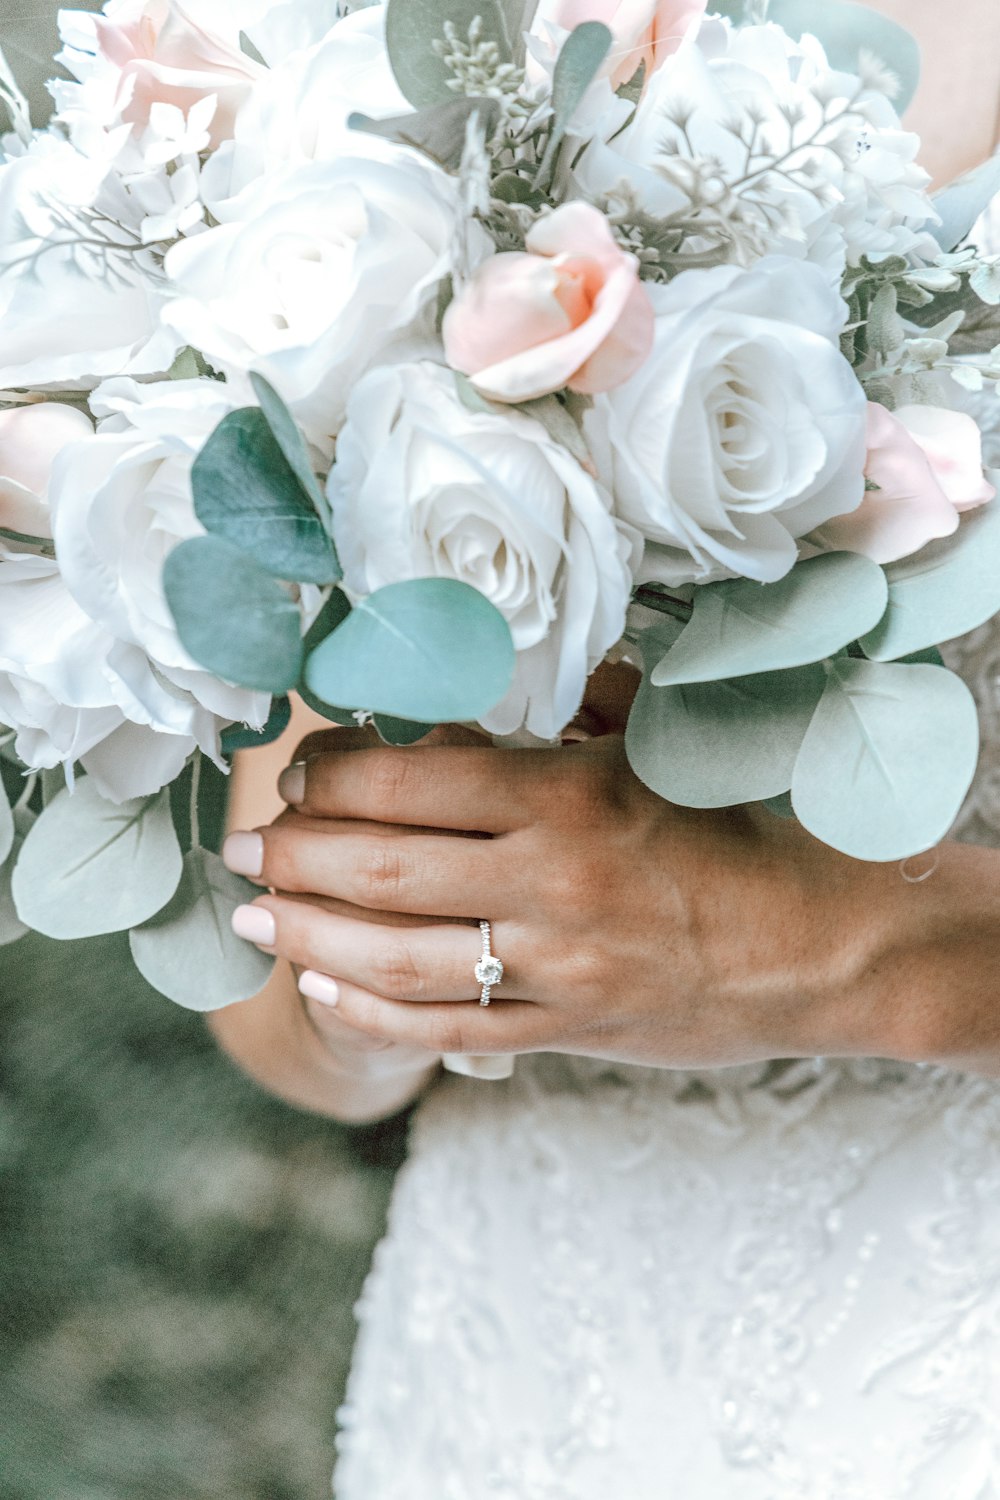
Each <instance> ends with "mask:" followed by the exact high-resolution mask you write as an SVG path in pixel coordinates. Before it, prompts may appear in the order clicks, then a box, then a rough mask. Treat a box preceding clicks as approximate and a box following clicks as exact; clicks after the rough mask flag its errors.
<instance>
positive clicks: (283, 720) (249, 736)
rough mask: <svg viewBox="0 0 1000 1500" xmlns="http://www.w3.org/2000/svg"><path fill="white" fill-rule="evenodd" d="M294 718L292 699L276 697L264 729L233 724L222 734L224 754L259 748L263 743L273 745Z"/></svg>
mask: <svg viewBox="0 0 1000 1500" xmlns="http://www.w3.org/2000/svg"><path fill="white" fill-rule="evenodd" d="M291 720H292V705H291V700H290V699H289V698H287V697H282V698H275V699H274V701H273V703H272V704H271V712H270V714H269V715H268V719H267V723H266V724H265V725H264V726H263V728H262V729H250V728H249V727H248V726H247V725H246V724H231V725H230V726H229V728H228V729H224V730H223V731H222V735H221V748H222V753H223V755H235V754H236V753H237V751H239V750H258V749H259V748H260V747H261V745H272V744H273V743H274V741H275V740H277V739H280V738H281V736H282V735H283V734H284V732H285V730H286V729H287V728H288V726H289V724H290V723H291Z"/></svg>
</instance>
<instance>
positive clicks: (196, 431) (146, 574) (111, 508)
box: [50, 380, 270, 798]
mask: <svg viewBox="0 0 1000 1500" xmlns="http://www.w3.org/2000/svg"><path fill="white" fill-rule="evenodd" d="M93 406H94V409H95V411H96V412H97V413H98V415H105V416H106V418H107V420H105V421H104V422H103V423H102V425H101V427H100V429H99V431H98V433H97V434H96V435H95V436H93V437H92V438H90V440H89V441H87V442H83V443H79V444H75V445H73V446H72V447H70V448H68V449H65V450H64V451H63V453H62V454H61V455H60V456H59V458H58V459H57V460H56V464H55V468H54V471H53V476H52V483H51V486H50V504H51V508H52V534H53V537H54V540H55V545H56V554H57V556H58V559H59V567H60V570H61V574H62V579H63V582H64V584H65V586H66V588H67V589H68V591H69V593H70V594H71V595H72V598H73V600H74V601H75V603H76V605H77V606H78V607H79V609H80V610H82V612H83V614H84V615H85V616H86V618H87V619H88V620H89V621H92V622H93V623H94V624H95V625H96V626H98V627H100V629H101V631H102V632H104V637H103V638H104V646H103V648H102V649H101V651H100V653H99V655H98V657H97V659H95V661H94V662H93V664H92V668H91V670H92V671H93V672H96V673H98V674H101V675H103V676H104V677H105V679H106V680H107V683H108V684H109V691H110V693H111V696H112V698H113V701H114V702H115V703H117V705H118V707H119V708H120V709H121V713H122V717H123V718H124V719H127V720H128V721H129V722H130V723H131V724H132V725H137V726H140V727H144V728H146V729H149V730H151V731H154V732H155V733H156V734H158V735H162V736H164V738H165V740H169V741H171V743H170V744H166V743H164V744H162V745H158V746H157V747H156V756H155V757H154V761H153V762H151V765H150V767H148V768H146V769H145V770H144V769H143V767H141V766H140V765H136V764H134V763H133V760H132V758H130V757H122V758H121V761H120V763H119V759H118V757H117V756H116V755H115V754H114V753H112V748H111V747H108V748H107V749H106V751H105V753H104V755H103V757H101V758H100V765H101V768H102V771H103V778H104V781H105V783H106V784H107V785H108V786H109V787H110V789H111V795H114V796H115V797H116V798H118V797H124V796H135V795H138V794H139V789H140V787H141V789H142V790H154V789H155V786H156V785H162V784H163V782H162V781H158V780H157V777H158V776H160V775H162V774H163V770H162V768H163V767H164V766H165V767H167V768H168V769H170V775H167V776H166V777H165V779H167V780H169V779H171V777H172V776H173V775H176V774H177V771H179V769H180V767H181V766H182V765H183V763H184V760H185V758H186V757H187V756H188V755H189V754H190V753H191V751H193V750H194V749H195V748H196V747H200V748H201V749H202V750H203V751H205V753H206V754H208V755H210V756H212V757H213V759H216V760H218V759H219V735H220V732H221V730H222V729H223V728H224V727H225V726H226V725H227V724H230V723H233V722H247V723H250V724H253V725H255V726H257V727H259V726H260V725H261V724H263V723H264V721H265V720H266V718H267V714H268V709H269V705H270V699H269V696H268V695H267V694H262V693H254V692H250V691H248V690H246V689H243V688H237V687H233V686H231V685H229V684H228V683H225V682H222V681H220V680H219V678H217V677H215V676H213V675H212V674H211V673H210V672H206V671H205V670H204V669H203V668H202V667H200V666H199V665H198V663H197V662H195V661H193V660H192V658H191V657H190V656H189V655H188V653H187V652H186V651H185V649H184V647H183V646H182V644H181V642H180V639H179V637H178V634H177V628H176V626H175V624H174V620H173V616H172V615H171V613H170V610H169V608H168V606H167V602H166V598H165V596H164V593H163V585H162V578H161V575H162V570H163V564H164V562H165V560H166V558H167V556H168V555H169V553H170V552H171V551H172V550H173V548H174V547H175V546H176V545H177V544H178V543H179V542H181V541H184V540H185V539H186V538H188V537H192V536H199V535H201V534H202V532H203V528H202V526H201V525H200V523H199V522H198V520H197V517H196V516H195V514H194V506H193V502H192V497H191V484H190V473H191V465H192V463H193V461H194V458H195V457H196V455H197V454H198V452H199V451H200V449H201V447H202V445H203V443H204V441H205V439H206V438H207V437H208V435H209V433H210V432H211V431H212V430H213V428H214V427H215V426H216V424H217V423H218V422H219V420H220V419H221V418H222V417H223V416H224V415H225V414H226V412H227V411H228V410H229V409H230V408H231V406H232V400H231V397H230V396H229V394H228V393H227V391H226V388H225V386H223V385H221V384H220V383H219V382H217V381H212V380H193V381H172V382H169V383H164V384H160V385H146V386H140V385H136V384H135V383H134V382H132V381H125V380H122V381H111V382H109V383H108V384H107V385H105V386H104V387H102V388H101V390H100V391H99V392H98V393H97V394H96V396H95V398H94V401H93ZM123 737H124V739H125V741H126V742H128V743H131V744H134V743H137V742H138V741H137V738H136V736H135V734H134V732H133V731H131V730H130V731H129V732H128V734H127V735H125V734H124V731H123ZM147 738H148V737H140V739H141V742H142V743H144V744H145V743H146V741H147ZM85 764H87V765H88V769H90V770H91V771H93V764H92V763H91V762H88V761H85ZM154 764H155V766H156V767H157V769H156V770H155V773H154V771H153V765H154ZM150 781H152V782H153V783H154V785H153V786H150V785H149V782H150Z"/></svg>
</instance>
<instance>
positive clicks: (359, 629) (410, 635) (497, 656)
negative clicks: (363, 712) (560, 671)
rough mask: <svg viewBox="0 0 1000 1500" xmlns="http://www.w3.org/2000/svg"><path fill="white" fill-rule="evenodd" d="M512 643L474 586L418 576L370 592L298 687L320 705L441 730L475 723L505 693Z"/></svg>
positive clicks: (318, 651)
mask: <svg viewBox="0 0 1000 1500" xmlns="http://www.w3.org/2000/svg"><path fill="white" fill-rule="evenodd" d="M513 675H514V643H513V641H512V640H511V637H510V631H509V630H508V628H507V623H506V621H505V620H504V618H503V616H502V615H501V614H500V612H499V611H498V610H497V609H495V608H494V606H493V605H492V604H491V603H490V601H489V600H488V599H487V598H485V596H484V595H483V594H480V593H479V591H478V590H477V589H474V588H471V587H470V585H469V584H467V583H457V582H455V581H454V580H453V579H448V578H419V579H415V580H413V581H412V582H409V583H394V584H390V585H389V586H388V587H387V588H383V589H378V590H377V591H376V592H375V593H374V594H371V595H369V597H368V598H367V599H362V600H361V601H360V603H358V604H357V605H355V607H354V609H353V610H352V611H351V613H350V614H349V615H348V617H347V619H346V620H345V621H344V622H343V624H342V625H340V626H339V628H338V629H337V630H335V631H334V632H333V634H332V635H330V636H328V637H327V638H326V640H325V641H323V643H322V644H321V645H320V646H319V647H318V648H317V649H316V650H315V651H314V652H313V654H312V655H311V656H310V658H309V660H308V661H307V663H306V671H305V680H306V686H307V687H308V688H309V689H310V691H311V692H313V693H315V694H316V696H317V697H318V698H321V699H322V700H323V701H324V702H325V703H353V704H357V706H358V707H359V708H367V709H371V710H372V711H373V712H375V713H380V714H387V715H390V716H391V717H392V718H396V719H411V720H416V721H418V722H420V723H424V724H443V723H449V722H453V721H456V720H463V719H478V718H481V717H482V715H483V714H486V713H488V712H489V711H490V709H491V708H494V707H495V706H496V704H497V703H499V702H500V700H501V698H503V697H504V695H505V694H506V693H507V691H508V689H509V687H510V684H511V680H512V678H513Z"/></svg>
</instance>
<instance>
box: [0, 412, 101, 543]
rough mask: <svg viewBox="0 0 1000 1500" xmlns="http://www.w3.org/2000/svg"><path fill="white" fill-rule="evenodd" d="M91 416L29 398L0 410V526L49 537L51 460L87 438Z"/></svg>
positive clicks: (90, 429)
mask: <svg viewBox="0 0 1000 1500" xmlns="http://www.w3.org/2000/svg"><path fill="white" fill-rule="evenodd" d="M93 430H94V429H93V427H92V425H91V423H90V419H89V418H88V417H86V416H84V414H83V412H82V411H78V410H77V408H76V407H75V406H65V405H63V404H62V403H61V402H59V401H39V402H30V403H27V404H26V405H24V406H15V407H13V408H12V409H11V410H10V411H0V526H2V527H4V528H6V530H8V531H18V532H21V533H22V534H23V535H28V536H36V537H49V536H51V535H52V532H51V530H50V529H49V505H48V492H49V479H50V477H51V474H52V464H53V462H54V460H55V458H56V455H57V454H59V453H60V452H61V451H62V449H63V448H65V447H66V446H67V444H69V443H75V442H78V441H79V440H80V439H81V438H83V437H89V436H90V434H91V433H92V432H93Z"/></svg>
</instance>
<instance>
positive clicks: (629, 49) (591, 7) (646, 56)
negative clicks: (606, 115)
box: [553, 0, 706, 88]
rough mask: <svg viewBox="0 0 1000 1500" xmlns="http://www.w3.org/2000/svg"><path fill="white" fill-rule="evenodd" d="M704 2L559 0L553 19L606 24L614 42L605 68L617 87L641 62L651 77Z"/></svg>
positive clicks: (569, 28)
mask: <svg viewBox="0 0 1000 1500" xmlns="http://www.w3.org/2000/svg"><path fill="white" fill-rule="evenodd" d="M705 8H706V0H559V3H558V5H557V7H556V11H555V14H554V16H553V19H554V21H555V22H556V24H557V25H559V26H564V27H565V28H566V30H567V31H572V30H573V29H574V28H575V27H577V26H581V25H582V24H583V23H584V21H601V22H603V23H604V25H605V26H607V28H608V30H609V31H610V32H611V34H612V36H613V37H614V44H613V46H612V49H611V54H610V56H609V58H608V62H607V64H606V68H607V70H609V76H610V79H611V86H612V88H619V87H620V86H621V85H622V84H623V83H628V81H629V79H630V78H632V77H634V76H635V74H636V73H638V71H639V69H640V67H641V66H642V65H643V63H645V65H646V77H647V78H648V77H649V75H650V73H652V72H654V71H655V70H656V69H657V68H659V67H660V66H662V64H663V63H664V62H665V61H666V59H667V58H668V57H670V55H671V54H672V53H674V52H676V51H677V48H678V47H679V46H680V44H681V42H682V41H683V40H684V37H685V36H686V34H687V32H688V31H689V30H690V28H691V26H692V25H693V24H694V22H695V21H700V20H701V18H702V16H703V15H704V14H705Z"/></svg>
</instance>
